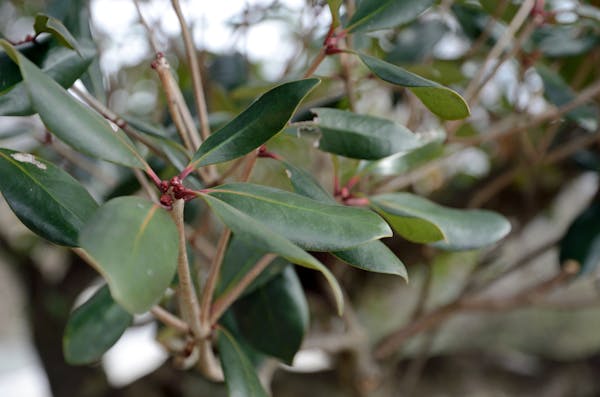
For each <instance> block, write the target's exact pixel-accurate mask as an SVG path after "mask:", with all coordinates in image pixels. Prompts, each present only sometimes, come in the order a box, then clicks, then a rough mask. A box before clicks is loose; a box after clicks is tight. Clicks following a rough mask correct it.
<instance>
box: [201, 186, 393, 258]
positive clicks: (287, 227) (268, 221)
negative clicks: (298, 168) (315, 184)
mask: <svg viewBox="0 0 600 397" xmlns="http://www.w3.org/2000/svg"><path fill="white" fill-rule="evenodd" d="M208 193H209V194H210V195H211V196H213V197H216V198H218V199H220V200H223V201H225V202H226V203H228V204H229V205H231V206H233V207H235V208H236V209H238V210H239V211H241V212H243V213H245V214H247V215H249V216H251V217H252V218H254V219H256V220H258V221H259V222H261V223H263V224H264V225H266V226H268V227H269V228H270V229H271V230H272V231H274V232H275V233H279V234H281V235H282V236H284V237H285V238H287V239H289V240H291V241H292V242H294V243H295V244H298V245H299V246H301V247H302V248H304V249H309V250H313V251H332V250H343V249H346V248H351V247H354V246H357V245H360V244H363V243H366V242H368V241H372V240H376V239H379V238H382V237H389V236H390V235H391V230H390V228H389V226H388V225H387V224H386V223H385V222H384V221H383V219H381V218H380V217H379V216H378V215H377V214H375V213H373V212H371V211H369V210H366V209H362V208H355V207H346V206H341V205H335V204H327V203H321V202H318V201H315V200H312V199H309V198H306V197H303V196H300V195H298V194H295V193H291V192H287V191H285V190H279V189H275V188H272V187H267V186H262V185H254V184H249V183H231V184H227V185H221V186H217V187H215V188H213V189H209V190H208Z"/></svg>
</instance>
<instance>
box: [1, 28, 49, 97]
mask: <svg viewBox="0 0 600 397" xmlns="http://www.w3.org/2000/svg"><path fill="white" fill-rule="evenodd" d="M52 44H53V43H52V38H51V37H44V38H40V39H37V40H36V41H28V42H25V43H22V44H16V45H15V48H16V49H17V50H18V51H19V52H20V53H22V54H23V55H25V56H26V57H27V58H28V59H29V60H31V62H33V63H35V64H36V65H40V64H41V63H42V62H43V60H44V58H45V57H46V55H47V53H48V51H49V50H50V49H51V48H52V47H53V46H52ZM22 80H23V78H22V77H21V72H19V67H18V66H17V65H16V64H15V63H14V62H13V60H12V59H11V58H10V57H9V56H8V54H7V53H6V52H5V51H0V94H2V93H3V92H4V91H6V90H8V89H10V88H11V87H12V86H14V85H15V84H17V83H18V82H20V81H22Z"/></svg>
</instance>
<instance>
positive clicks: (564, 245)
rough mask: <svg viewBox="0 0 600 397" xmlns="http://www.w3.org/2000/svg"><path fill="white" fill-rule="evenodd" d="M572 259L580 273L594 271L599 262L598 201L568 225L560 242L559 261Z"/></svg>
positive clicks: (599, 213) (599, 220)
mask: <svg viewBox="0 0 600 397" xmlns="http://www.w3.org/2000/svg"><path fill="white" fill-rule="evenodd" d="M568 259H573V260H576V261H577V262H579V264H580V265H581V273H582V274H587V273H590V272H593V271H595V269H596V268H597V267H598V264H600V203H597V202H596V203H592V204H591V205H590V206H589V207H588V208H587V209H586V210H585V211H583V212H582V213H581V214H580V215H579V216H578V217H577V218H575V220H574V221H573V223H572V224H571V226H569V229H568V230H567V232H566V233H565V235H564V236H563V238H562V240H561V242H560V262H561V263H564V262H565V261H566V260H568Z"/></svg>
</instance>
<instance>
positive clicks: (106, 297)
mask: <svg viewBox="0 0 600 397" xmlns="http://www.w3.org/2000/svg"><path fill="white" fill-rule="evenodd" d="M132 320H133V316H132V315H131V314H129V313H128V312H127V311H126V310H125V309H123V308H122V307H121V306H119V305H118V304H117V303H116V302H115V301H114V300H113V298H112V296H110V291H109V289H108V287H107V286H104V287H102V288H100V289H99V290H98V291H97V292H96V293H95V294H94V295H93V296H92V297H91V298H90V299H89V300H88V301H87V302H85V303H84V304H83V305H81V306H79V307H78V308H77V309H75V311H73V313H71V315H70V316H69V321H68V322H67V326H66V328H65V333H64V335H63V354H64V356H65V360H66V361H67V362H68V363H69V364H73V365H82V364H92V363H94V362H96V361H98V360H100V359H101V358H102V355H103V354H104V353H105V352H106V351H107V350H108V349H109V348H110V347H111V346H112V345H114V344H115V343H116V342H117V340H119V338H120V337H121V335H123V332H125V330H126V329H127V327H129V325H130V324H131V322H132Z"/></svg>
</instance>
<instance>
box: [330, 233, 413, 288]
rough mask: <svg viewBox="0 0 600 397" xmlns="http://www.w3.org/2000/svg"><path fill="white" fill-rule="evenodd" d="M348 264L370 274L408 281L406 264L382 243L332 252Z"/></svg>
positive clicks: (373, 242)
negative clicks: (398, 277) (382, 274)
mask: <svg viewBox="0 0 600 397" xmlns="http://www.w3.org/2000/svg"><path fill="white" fill-rule="evenodd" d="M332 254H333V255H334V256H336V257H337V258H339V259H341V260H343V261H344V262H346V263H347V264H349V265H351V266H354V267H356V268H359V269H363V270H366V271H368V272H375V273H385V274H395V275H398V276H400V277H402V278H403V279H405V280H408V273H407V272H406V267H405V266H404V263H402V261H401V260H400V259H398V257H397V256H396V255H395V254H394V253H393V252H392V251H391V250H390V249H389V248H388V247H387V246H386V245H385V244H384V243H382V242H381V241H371V242H368V243H366V244H363V245H360V246H358V247H355V248H350V249H349V250H344V251H336V252H332Z"/></svg>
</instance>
